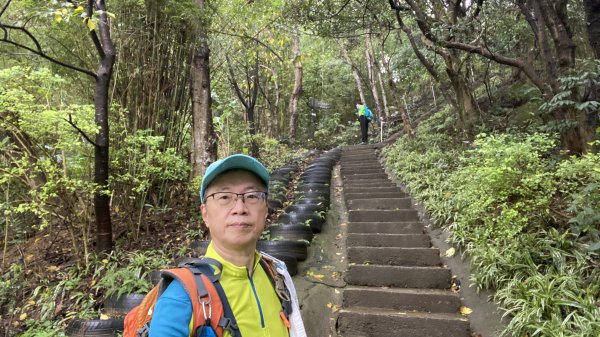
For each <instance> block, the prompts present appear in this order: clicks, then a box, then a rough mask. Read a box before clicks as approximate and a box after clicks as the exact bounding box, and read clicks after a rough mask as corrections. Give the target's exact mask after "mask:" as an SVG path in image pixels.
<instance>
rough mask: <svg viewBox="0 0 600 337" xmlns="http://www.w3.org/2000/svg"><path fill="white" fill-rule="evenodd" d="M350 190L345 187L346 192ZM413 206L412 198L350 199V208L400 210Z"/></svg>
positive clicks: (354, 209)
mask: <svg viewBox="0 0 600 337" xmlns="http://www.w3.org/2000/svg"><path fill="white" fill-rule="evenodd" d="M388 188H390V187H382V188H381V189H388ZM395 188H398V187H395ZM352 191H353V192H350V191H348V190H346V189H344V192H348V193H356V192H354V189H353V190H352ZM411 207H412V200H411V198H408V197H407V198H380V199H354V200H349V201H348V209H349V210H353V211H356V210H366V209H387V210H399V209H409V208H411Z"/></svg>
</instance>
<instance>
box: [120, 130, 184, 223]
mask: <svg viewBox="0 0 600 337" xmlns="http://www.w3.org/2000/svg"><path fill="white" fill-rule="evenodd" d="M152 133H153V132H152V130H137V131H136V132H135V133H134V134H132V135H127V136H125V137H124V139H123V140H122V141H121V144H120V147H119V148H117V149H115V150H114V151H113V152H112V156H111V168H112V174H111V178H110V186H111V189H112V190H113V191H115V194H116V195H117V196H118V197H119V198H117V199H116V202H114V203H113V205H114V206H115V210H119V209H123V210H124V211H126V212H127V213H129V214H131V213H134V212H133V211H137V212H141V210H142V209H143V208H144V207H145V206H146V204H147V202H148V199H150V205H149V206H147V207H148V208H149V209H152V210H157V209H161V208H163V209H164V207H160V206H161V202H162V194H163V193H164V190H161V189H162V188H164V185H165V184H167V183H173V182H183V181H186V179H187V175H188V171H189V165H188V163H187V161H186V160H185V159H184V158H182V157H181V156H179V155H178V154H177V153H176V151H175V149H173V148H166V149H165V148H163V143H164V137H162V136H154V135H152ZM137 212H135V213H137Z"/></svg>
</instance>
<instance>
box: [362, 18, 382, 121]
mask: <svg viewBox="0 0 600 337" xmlns="http://www.w3.org/2000/svg"><path fill="white" fill-rule="evenodd" d="M372 50H373V45H372V43H371V30H369V31H368V32H367V35H366V36H365V59H366V61H367V71H368V74H369V86H370V87H371V93H372V94H373V100H374V101H375V115H376V116H381V113H382V109H381V101H380V100H379V91H378V90H377V79H376V75H375V71H374V69H373V68H374V67H375V58H374V56H373V54H372V52H371V51H372Z"/></svg>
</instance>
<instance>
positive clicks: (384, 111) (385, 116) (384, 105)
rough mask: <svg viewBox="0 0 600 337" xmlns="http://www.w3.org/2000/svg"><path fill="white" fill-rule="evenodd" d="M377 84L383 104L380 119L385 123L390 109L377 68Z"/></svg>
mask: <svg viewBox="0 0 600 337" xmlns="http://www.w3.org/2000/svg"><path fill="white" fill-rule="evenodd" d="M377 82H378V83H379V89H380V90H381V101H382V103H383V112H382V114H381V115H380V117H383V119H385V120H386V121H387V120H388V119H389V117H390V109H389V108H388V101H387V95H386V93H385V85H384V84H383V78H382V77H381V71H379V67H378V68H377Z"/></svg>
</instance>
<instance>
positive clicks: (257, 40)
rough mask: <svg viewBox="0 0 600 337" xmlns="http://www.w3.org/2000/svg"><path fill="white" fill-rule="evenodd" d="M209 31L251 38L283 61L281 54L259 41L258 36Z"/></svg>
mask: <svg viewBox="0 0 600 337" xmlns="http://www.w3.org/2000/svg"><path fill="white" fill-rule="evenodd" d="M210 32H212V33H216V34H223V35H227V36H234V37H241V38H244V39H248V40H252V41H254V42H256V43H258V44H260V45H261V46H263V47H265V48H266V49H267V50H268V51H269V52H270V53H271V54H273V55H275V57H277V59H279V61H281V62H284V60H283V58H282V57H281V56H279V54H277V52H275V51H274V50H273V49H271V47H269V46H268V45H267V44H265V43H264V42H262V41H260V40H259V39H258V38H255V37H253V36H248V35H239V34H234V33H226V32H219V31H214V30H213V31H210Z"/></svg>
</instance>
